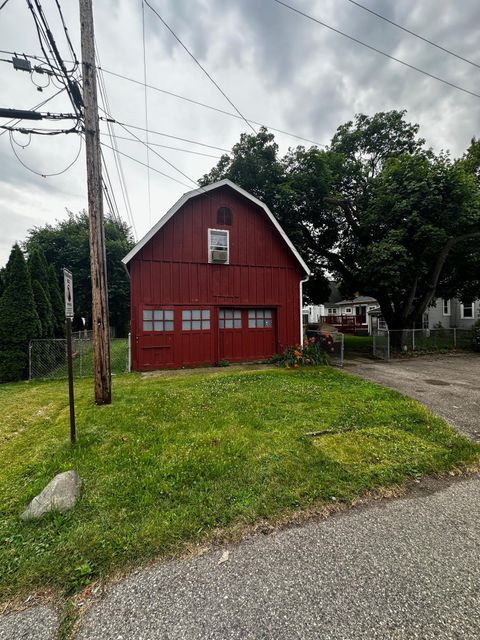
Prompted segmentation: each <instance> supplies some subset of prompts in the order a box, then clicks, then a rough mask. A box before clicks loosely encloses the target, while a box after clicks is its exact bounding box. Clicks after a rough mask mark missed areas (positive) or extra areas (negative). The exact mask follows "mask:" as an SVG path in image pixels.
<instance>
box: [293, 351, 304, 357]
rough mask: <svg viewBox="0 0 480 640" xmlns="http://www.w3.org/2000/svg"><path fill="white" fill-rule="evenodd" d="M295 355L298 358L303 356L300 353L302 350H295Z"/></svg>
mask: <svg viewBox="0 0 480 640" xmlns="http://www.w3.org/2000/svg"><path fill="white" fill-rule="evenodd" d="M293 355H294V356H295V357H296V358H301V357H302V354H301V353H300V351H294V352H293Z"/></svg>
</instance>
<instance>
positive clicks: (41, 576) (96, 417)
mask: <svg viewBox="0 0 480 640" xmlns="http://www.w3.org/2000/svg"><path fill="white" fill-rule="evenodd" d="M92 396H93V388H92V382H91V380H80V381H78V382H77V384H76V401H77V426H78V432H79V442H78V445H77V446H76V447H75V448H74V449H73V450H72V449H71V448H70V446H69V444H68V405H67V393H66V383H65V382H43V383H30V384H15V385H3V386H1V387H0V405H1V406H2V421H1V423H0V458H1V459H2V460H3V461H6V462H5V463H4V464H2V466H1V468H0V599H1V600H6V599H8V598H10V597H13V596H15V595H18V594H22V593H24V592H26V591H28V590H32V589H35V588H40V587H42V588H45V587H53V588H56V589H58V590H59V591H61V592H62V593H64V594H68V593H72V592H74V591H76V590H78V589H80V588H82V587H84V586H85V585H87V584H88V583H89V582H90V581H92V580H94V579H99V578H100V579H101V578H102V577H104V576H106V575H107V574H108V573H109V572H111V571H113V570H116V569H119V568H126V567H130V566H133V565H134V564H136V563H139V562H143V561H146V560H148V559H150V558H153V557H156V556H159V555H163V556H167V555H172V554H174V553H178V552H180V551H181V550H182V549H184V548H185V546H186V545H187V544H189V543H197V542H199V541H201V540H202V539H205V538H206V537H208V536H209V535H210V534H211V532H213V531H215V530H217V529H219V528H226V529H227V531H228V528H229V527H235V526H238V525H248V524H251V523H254V522H255V521H256V520H258V519H264V520H275V519H277V518H282V517H284V516H285V515H286V514H288V513H291V512H293V511H295V510H297V509H308V508H309V507H311V506H314V505H321V504H326V503H329V502H330V501H331V500H335V501H349V500H352V499H354V498H355V497H357V496H359V495H362V494H364V493H365V492H367V491H369V490H372V489H375V488H378V487H381V486H389V485H394V484H398V483H400V482H402V481H403V480H405V479H407V478H410V477H418V476H420V475H423V474H432V473H439V472H444V471H446V470H448V469H451V468H454V467H461V466H462V465H467V464H472V463H474V462H476V461H477V460H478V458H479V452H480V447H478V446H477V445H475V444H474V443H472V442H470V441H468V440H466V439H464V438H462V437H461V436H460V435H458V434H457V433H455V432H454V431H453V430H452V429H451V428H450V427H449V426H448V425H447V424H446V423H445V422H444V421H443V420H441V419H440V418H437V417H434V416H433V415H432V414H431V413H429V412H428V411H427V410H426V409H424V408H423V407H421V406H420V405H419V404H417V403H416V402H415V401H413V400H411V399H408V398H405V397H403V396H402V395H400V394H399V393H397V392H395V391H392V390H388V389H385V388H383V387H380V386H377V385H375V384H372V383H370V382H367V381H363V380H360V379H358V378H355V377H353V376H350V375H348V374H345V373H342V372H340V371H337V370H334V369H331V368H328V367H319V368H312V369H296V370H273V369H269V370H265V371H258V372H228V371H222V372H218V373H214V374H207V375H191V376H172V377H164V376H162V377H158V378H155V377H151V378H147V379H142V378H140V377H139V376H137V375H133V374H131V375H124V376H118V377H116V378H115V379H114V401H113V404H112V405H111V406H105V407H95V406H94V405H93V404H92ZM312 431H320V432H323V431H325V432H326V433H325V435H319V436H318V437H316V438H312V437H309V436H306V435H305V434H306V433H308V432H312ZM70 468H75V469H77V470H78V472H79V473H80V475H81V476H82V478H83V480H84V485H83V490H82V496H81V499H80V501H79V503H78V504H77V506H76V507H75V509H73V510H72V511H71V512H70V513H68V514H66V515H63V516H62V515H60V514H51V515H50V516H46V517H45V518H43V519H42V520H40V521H38V522H29V523H23V522H21V521H20V520H19V517H18V515H19V513H20V511H21V510H22V509H23V508H24V506H25V505H26V504H27V503H28V501H29V500H30V499H31V498H32V497H33V496H34V495H36V494H37V493H38V492H39V491H41V489H42V488H43V487H44V486H45V484H46V483H47V482H48V481H49V480H50V479H51V478H52V477H53V476H54V475H55V474H56V473H58V472H60V471H64V470H67V469H70Z"/></svg>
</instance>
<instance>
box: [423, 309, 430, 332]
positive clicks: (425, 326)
mask: <svg viewBox="0 0 480 640" xmlns="http://www.w3.org/2000/svg"><path fill="white" fill-rule="evenodd" d="M429 325H430V318H429V315H428V313H424V314H423V319H422V329H429Z"/></svg>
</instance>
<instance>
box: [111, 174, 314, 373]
mask: <svg viewBox="0 0 480 640" xmlns="http://www.w3.org/2000/svg"><path fill="white" fill-rule="evenodd" d="M123 262H124V263H125V264H126V265H127V268H128V270H129V273H130V279H131V345H132V369H133V370H136V371H148V370H152V369H161V368H169V367H170V368H180V367H194V366H201V365H211V364H215V363H218V362H220V361H224V360H227V361H229V362H246V361H249V360H259V359H264V358H268V357H270V356H272V355H273V354H274V353H279V352H282V351H283V349H284V348H285V347H286V346H289V345H293V344H297V343H298V342H299V341H301V339H302V335H301V333H302V322H301V309H302V282H305V281H306V280H307V279H308V275H309V273H310V272H309V270H308V267H307V265H306V264H305V262H304V261H303V260H302V258H301V257H300V255H299V253H298V252H297V250H296V249H295V247H294V246H293V244H292V243H291V242H290V240H289V239H288V237H287V235H286V234H285V232H284V231H283V229H282V228H281V227H280V225H279V224H278V222H277V220H276V219H275V217H274V216H273V214H272V213H271V212H270V210H269V209H268V207H267V206H266V205H265V204H264V203H263V202H261V201H260V200H258V199H257V198H255V197H254V196H252V195H251V194H250V193H248V192H247V191H245V190H243V189H241V188H240V187H238V186H237V185H236V184H234V183H233V182H231V181H230V180H222V181H220V182H217V183H215V184H211V185H208V186H207V187H202V188H200V189H196V190H194V191H190V192H188V193H186V194H184V195H183V196H182V197H181V198H180V200H179V201H178V202H177V203H176V204H175V205H174V206H173V207H172V208H171V209H170V210H169V211H168V212H167V213H166V214H165V215H164V216H163V217H162V218H161V219H160V220H159V221H158V222H157V224H156V225H155V226H154V227H153V228H152V229H151V230H150V231H149V232H148V233H147V235H146V236H145V237H144V238H143V239H142V240H140V242H139V243H138V244H137V245H136V246H135V247H134V248H133V249H132V251H130V253H129V254H128V255H127V256H126V257H125V258H124V259H123Z"/></svg>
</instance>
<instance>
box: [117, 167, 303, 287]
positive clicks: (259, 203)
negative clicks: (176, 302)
mask: <svg viewBox="0 0 480 640" xmlns="http://www.w3.org/2000/svg"><path fill="white" fill-rule="evenodd" d="M220 187H230V188H231V189H233V190H234V191H236V192H237V193H239V194H241V195H242V196H243V197H244V198H247V200H250V201H251V202H253V203H254V204H256V205H257V206H258V207H260V208H261V209H263V210H264V211H265V213H266V214H267V216H268V217H269V218H270V220H271V221H272V223H273V226H274V227H275V228H276V229H277V231H278V232H279V233H280V235H281V236H282V238H283V240H284V241H285V243H286V244H287V246H288V248H289V249H290V251H291V252H292V253H293V255H294V256H295V258H296V259H297V260H298V262H299V263H300V266H301V267H302V269H303V270H304V271H305V273H306V274H307V275H310V269H309V268H308V267H307V265H306V264H305V262H304V260H303V259H302V257H301V256H300V254H299V253H298V251H297V250H296V249H295V247H294V246H293V244H292V241H291V240H290V238H289V237H288V236H287V234H286V233H285V231H284V230H283V229H282V227H281V226H280V224H279V223H278V220H277V219H276V218H275V216H274V215H273V213H272V212H271V211H270V209H269V208H268V207H267V205H266V204H265V203H264V202H262V201H261V200H259V199H258V198H255V196H252V194H251V193H249V192H248V191H245V189H242V188H241V187H239V186H238V185H237V184H235V183H234V182H232V181H231V180H228V178H225V179H224V180H220V181H219V182H214V183H212V184H209V185H207V186H205V187H200V188H199V189H193V190H192V191H187V192H186V193H184V194H183V196H182V197H181V198H180V199H179V200H177V202H176V203H175V204H174V205H173V207H170V209H169V210H168V211H167V213H165V214H164V215H163V216H162V217H161V218H160V220H159V221H158V222H157V223H156V224H155V225H154V226H153V227H152V228H151V229H150V231H148V233H146V234H145V235H144V236H143V238H142V239H141V240H139V241H138V242H137V244H136V245H135V246H134V247H133V249H132V250H131V251H130V252H129V253H127V255H126V256H125V257H124V258H123V260H122V262H123V263H124V264H128V263H129V262H130V261H131V260H132V258H133V257H134V256H136V255H137V253H138V252H139V251H140V249H142V248H143V247H144V246H145V245H146V244H147V242H148V241H149V240H151V239H152V238H153V237H154V236H155V234H156V233H157V232H158V231H160V229H161V228H162V227H163V226H164V225H165V224H166V223H167V222H168V221H169V220H170V218H172V217H173V216H174V215H175V214H176V213H177V211H179V210H180V209H181V207H183V205H184V204H185V203H186V202H188V200H191V199H192V198H195V197H196V196H200V195H202V194H204V193H209V192H210V191H214V190H215V189H219V188H220Z"/></svg>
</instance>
